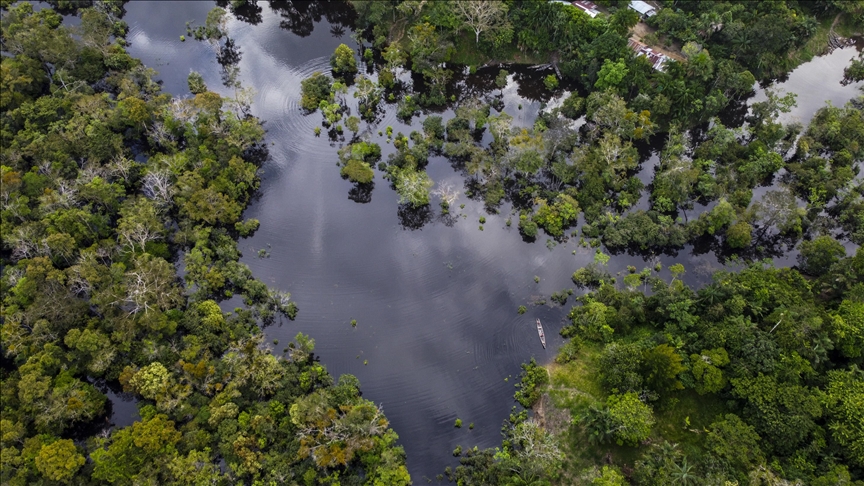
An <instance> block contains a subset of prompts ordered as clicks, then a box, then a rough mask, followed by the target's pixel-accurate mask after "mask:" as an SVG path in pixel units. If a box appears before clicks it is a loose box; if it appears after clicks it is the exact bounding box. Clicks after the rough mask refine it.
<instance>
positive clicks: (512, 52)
mask: <svg viewBox="0 0 864 486" xmlns="http://www.w3.org/2000/svg"><path fill="white" fill-rule="evenodd" d="M548 59H549V55H548V54H537V55H532V54H531V53H523V52H521V51H520V50H519V48H518V47H517V46H516V43H515V42H513V43H511V44H510V45H508V46H506V47H504V48H503V49H502V50H501V52H499V53H498V55H497V56H495V57H489V56H488V55H486V54H484V53H482V52H480V49H479V48H478V46H477V42H476V40H475V39H474V34H473V33H471V32H461V33H459V34H458V35H457V36H456V39H455V42H454V49H453V55H452V56H451V58H450V62H452V63H454V64H462V65H465V66H477V67H479V66H482V65H484V64H487V63H490V62H493V61H497V62H501V63H513V64H531V65H533V64H543V63H546V62H549V60H548Z"/></svg>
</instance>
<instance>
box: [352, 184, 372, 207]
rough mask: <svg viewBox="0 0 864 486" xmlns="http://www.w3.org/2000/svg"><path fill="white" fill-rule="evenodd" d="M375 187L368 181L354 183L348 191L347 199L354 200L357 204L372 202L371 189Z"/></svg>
mask: <svg viewBox="0 0 864 486" xmlns="http://www.w3.org/2000/svg"><path fill="white" fill-rule="evenodd" d="M373 189H375V183H374V182H370V183H368V184H361V183H359V182H358V183H356V184H354V187H352V188H351V190H350V191H348V199H350V200H352V201H354V202H356V203H357V204H366V203H369V202H372V190H373Z"/></svg>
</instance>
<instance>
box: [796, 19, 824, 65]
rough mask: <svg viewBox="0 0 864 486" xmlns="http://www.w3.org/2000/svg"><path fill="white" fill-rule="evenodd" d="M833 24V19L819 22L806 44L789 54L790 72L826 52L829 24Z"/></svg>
mask: <svg viewBox="0 0 864 486" xmlns="http://www.w3.org/2000/svg"><path fill="white" fill-rule="evenodd" d="M832 22H834V17H827V18H823V19H821V20H819V26H818V27H817V28H816V32H815V33H814V34H813V36H812V37H810V40H808V41H807V43H806V44H804V45H803V46H801V48H800V49H797V50H795V51H792V52H791V53H789V59H790V60H791V61H792V63H793V65H792V67H790V68H789V69H790V70H792V69H794V68H795V66H798V65H799V64H802V63H805V62H809V61H811V60H812V59H813V58H814V57H816V56H821V55H822V54H824V53H825V52H827V51H828V33H829V32H831V23H832Z"/></svg>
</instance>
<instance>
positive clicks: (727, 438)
mask: <svg viewBox="0 0 864 486" xmlns="http://www.w3.org/2000/svg"><path fill="white" fill-rule="evenodd" d="M759 442H760V437H759V434H757V433H756V431H755V430H753V427H751V426H750V425H748V424H747V423H745V422H744V421H743V420H741V419H740V418H738V416H737V415H734V414H726V415H725V416H724V417H723V419H722V420H719V421H717V422H714V423H713V424H711V426H710V427H709V430H708V435H707V436H706V438H705V448H706V450H707V451H708V452H709V453H711V454H713V455H714V456H715V457H716V458H717V459H719V460H720V461H722V463H723V466H724V468H726V470H727V471H729V472H730V473H732V474H735V475H738V476H739V477H740V476H742V475H743V474H744V472H745V471H749V470H751V469H752V468H754V467H756V466H759V465H760V464H763V463H764V461H765V456H764V455H763V453H762V449H761V448H760V447H759ZM742 480H743V479H742Z"/></svg>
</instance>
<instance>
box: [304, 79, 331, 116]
mask: <svg viewBox="0 0 864 486" xmlns="http://www.w3.org/2000/svg"><path fill="white" fill-rule="evenodd" d="M332 84H333V79H332V78H331V77H330V76H327V75H326V74H323V73H320V72H314V73H312V75H311V76H309V77H308V78H306V79H304V80H303V81H301V82H300V96H301V97H300V106H301V107H303V109H304V110H307V111H315V110H317V109H318V105H320V104H321V102H322V101H326V100H329V99H330V87H331V85H332Z"/></svg>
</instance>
